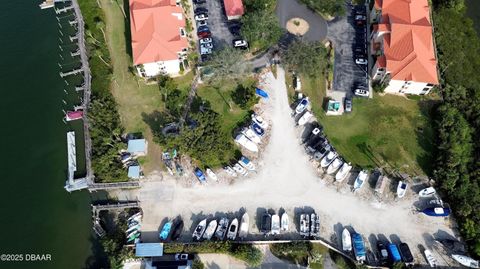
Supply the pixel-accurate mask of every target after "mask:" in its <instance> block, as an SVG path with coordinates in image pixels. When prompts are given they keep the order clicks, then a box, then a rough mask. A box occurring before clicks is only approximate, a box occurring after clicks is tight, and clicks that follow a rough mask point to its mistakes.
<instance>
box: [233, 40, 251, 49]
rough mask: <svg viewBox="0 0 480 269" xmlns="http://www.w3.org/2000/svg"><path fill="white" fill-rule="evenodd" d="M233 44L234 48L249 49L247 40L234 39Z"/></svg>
mask: <svg viewBox="0 0 480 269" xmlns="http://www.w3.org/2000/svg"><path fill="white" fill-rule="evenodd" d="M232 44H233V47H234V48H239V49H248V42H247V41H246V40H245V39H239V38H238V39H234V40H233V41H232Z"/></svg>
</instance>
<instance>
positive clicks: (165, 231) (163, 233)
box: [159, 221, 172, 240]
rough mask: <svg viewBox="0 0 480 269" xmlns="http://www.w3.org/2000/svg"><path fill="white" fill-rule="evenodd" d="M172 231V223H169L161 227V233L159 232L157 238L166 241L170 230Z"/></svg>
mask: <svg viewBox="0 0 480 269" xmlns="http://www.w3.org/2000/svg"><path fill="white" fill-rule="evenodd" d="M171 229H172V222H171V221H169V222H167V223H165V224H164V225H163V228H162V231H160V234H159V238H160V239H161V240H167V238H168V235H169V234H170V230H171Z"/></svg>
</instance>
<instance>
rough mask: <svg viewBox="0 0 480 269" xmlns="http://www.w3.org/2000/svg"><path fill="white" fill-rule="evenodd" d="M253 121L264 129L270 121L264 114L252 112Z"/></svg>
mask: <svg viewBox="0 0 480 269" xmlns="http://www.w3.org/2000/svg"><path fill="white" fill-rule="evenodd" d="M252 121H253V122H254V123H256V124H258V125H259V126H260V127H262V128H263V129H267V128H268V122H267V121H266V120H265V119H264V118H263V117H262V116H260V115H258V114H252Z"/></svg>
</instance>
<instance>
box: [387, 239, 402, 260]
mask: <svg viewBox="0 0 480 269" xmlns="http://www.w3.org/2000/svg"><path fill="white" fill-rule="evenodd" d="M388 254H390V259H391V260H392V261H393V262H394V263H396V262H401V261H402V256H400V251H399V250H398V247H397V245H395V244H393V243H390V244H388Z"/></svg>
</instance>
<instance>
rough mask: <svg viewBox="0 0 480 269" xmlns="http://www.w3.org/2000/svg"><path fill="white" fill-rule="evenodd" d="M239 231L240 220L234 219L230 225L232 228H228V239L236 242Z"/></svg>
mask: <svg viewBox="0 0 480 269" xmlns="http://www.w3.org/2000/svg"><path fill="white" fill-rule="evenodd" d="M237 231H238V219H237V218H234V219H233V220H232V222H231V223H230V227H228V232H227V239H229V240H235V238H237Z"/></svg>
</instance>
